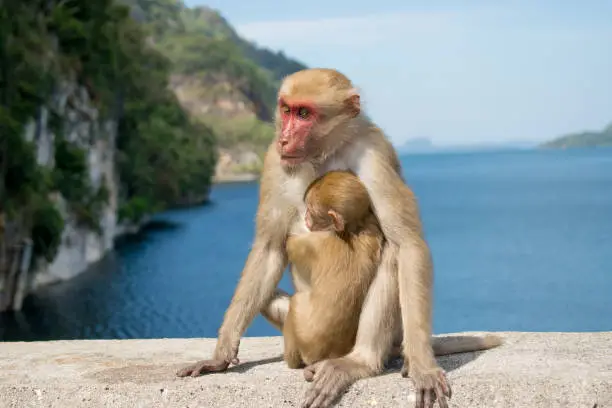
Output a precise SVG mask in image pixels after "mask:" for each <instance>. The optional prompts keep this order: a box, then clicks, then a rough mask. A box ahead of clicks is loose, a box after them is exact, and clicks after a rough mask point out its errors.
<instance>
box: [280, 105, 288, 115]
mask: <svg viewBox="0 0 612 408" xmlns="http://www.w3.org/2000/svg"><path fill="white" fill-rule="evenodd" d="M289 110H290V109H289V106H287V105H283V106H281V112H283V113H285V114H287V113H289Z"/></svg>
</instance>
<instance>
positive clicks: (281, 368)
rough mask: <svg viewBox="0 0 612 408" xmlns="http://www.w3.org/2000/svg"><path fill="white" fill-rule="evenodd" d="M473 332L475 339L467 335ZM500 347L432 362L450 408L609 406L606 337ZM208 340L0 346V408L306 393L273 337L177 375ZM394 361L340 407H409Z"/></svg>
mask: <svg viewBox="0 0 612 408" xmlns="http://www.w3.org/2000/svg"><path fill="white" fill-rule="evenodd" d="M474 334H477V333H474ZM500 334H501V335H502V336H503V337H504V338H505V341H506V344H504V345H503V346H501V347H500V348H497V349H493V350H489V351H485V352H482V353H464V354H458V355H454V356H447V357H442V358H440V359H439V361H440V363H441V365H442V366H443V367H444V368H445V369H446V370H447V371H448V374H449V379H450V381H451V384H452V386H453V398H452V400H451V406H452V407H470V408H473V407H487V408H497V407H499V408H501V407H530V408H535V407H542V408H544V407H546V408H555V407H571V408H594V407H596V408H602V407H606V408H608V407H612V332H605V333H500ZM214 344H215V340H214V339H160V340H85V341H53V342H32V343H1V344H0V407H20V408H21V407H62V408H63V407H88V408H95V407H113V408H114V407H129V408H136V407H147V408H149V407H222V408H226V407H227V408H229V407H240V408H242V407H257V408H260V407H261V408H263V407H297V406H299V404H300V401H301V398H302V395H303V394H304V391H305V390H306V388H307V387H308V383H306V382H305V381H304V380H303V377H302V372H301V370H290V369H288V368H287V367H286V366H285V365H284V363H283V362H282V361H281V358H280V354H281V353H282V339H281V338H280V337H268V338H244V339H243V340H242V342H241V348H240V354H239V357H240V358H241V362H242V364H241V365H240V366H238V367H234V368H232V369H231V370H230V371H229V372H227V373H224V374H213V375H208V376H203V377H198V378H177V377H176V376H175V372H176V370H178V369H179V368H180V367H182V366H183V365H185V364H187V363H191V362H194V361H195V360H198V359H201V358H206V357H209V356H210V355H211V353H212V350H213V348H214ZM399 363H400V362H395V363H393V364H392V365H391V367H390V369H389V370H387V371H386V372H385V373H384V374H383V375H381V376H379V377H376V378H371V379H367V380H362V381H359V382H357V383H356V384H354V385H353V386H352V387H351V389H350V391H349V392H348V393H347V394H346V395H345V396H344V398H343V399H342V401H341V402H340V403H339V404H338V407H356V408H358V407H385V408H386V407H390V408H391V407H398V408H399V407H402V408H412V404H413V401H414V393H413V388H412V384H411V382H410V381H409V380H407V379H403V378H402V377H401V376H400V374H399V366H400V364H399Z"/></svg>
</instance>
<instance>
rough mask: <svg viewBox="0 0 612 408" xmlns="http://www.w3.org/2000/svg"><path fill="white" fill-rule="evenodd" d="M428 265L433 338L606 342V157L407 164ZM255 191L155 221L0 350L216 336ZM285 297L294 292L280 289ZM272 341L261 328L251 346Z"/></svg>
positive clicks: (11, 321)
mask: <svg viewBox="0 0 612 408" xmlns="http://www.w3.org/2000/svg"><path fill="white" fill-rule="evenodd" d="M402 162H403V166H404V172H405V176H406V180H407V182H408V183H409V184H410V185H411V186H412V188H413V189H414V190H415V192H416V194H417V197H418V200H419V204H420V208H421V215H422V219H423V223H424V227H425V232H426V238H427V240H428V242H429V244H430V246H431V249H432V253H433V257H434V265H435V292H434V293H435V297H434V300H435V304H434V331H435V332H436V333H443V332H456V331H464V330H510V331H600V330H612V149H585V150H566V151H563V150H518V151H496V152H473V153H435V154H434V153H432V154H421V155H410V156H405V157H403V158H402ZM257 191H258V186H257V184H255V183H241V184H231V185H219V186H215V187H214V189H213V191H212V195H211V199H212V203H211V204H210V205H206V206H203V207H198V208H192V209H187V210H178V211H170V212H167V213H164V214H161V215H160V216H159V217H158V218H160V219H162V220H167V221H171V222H172V223H173V226H169V227H165V228H156V229H150V230H148V231H147V232H146V234H143V235H142V236H141V237H140V238H138V239H135V240H131V241H129V242H126V243H125V244H123V245H122V246H121V247H119V248H118V249H117V250H116V251H115V253H114V254H112V255H111V256H109V257H108V258H107V259H105V261H104V262H102V263H101V264H100V265H98V266H97V267H95V268H92V270H91V271H89V272H87V273H85V274H83V275H81V276H79V277H78V278H76V279H74V280H72V281H69V282H66V283H61V284H57V285H53V286H51V287H47V288H44V289H42V290H40V291H39V292H38V293H36V294H34V295H32V296H30V297H28V298H27V299H26V302H25V307H24V310H23V311H22V312H20V313H13V314H3V315H0V339H1V340H5V341H8V340H46V339H73V338H151V337H214V336H216V334H217V329H218V327H219V325H220V323H221V320H222V318H223V313H224V311H225V308H226V307H227V305H228V303H229V300H230V298H231V296H232V294H233V290H234V287H235V285H236V282H237V281H238V278H239V276H240V272H241V269H242V267H243V265H244V261H245V259H246V256H247V254H248V251H249V247H250V244H251V242H252V238H253V227H254V216H255V210H256V205H257ZM281 286H282V287H283V288H285V289H289V290H290V288H291V286H290V281H289V279H288V277H284V278H283V281H282V282H281ZM275 334H278V333H277V332H276V330H275V329H274V328H273V327H272V326H270V325H269V324H268V323H267V322H265V320H264V319H263V318H261V317H260V316H258V317H257V318H256V319H255V321H254V322H253V324H252V325H251V327H250V328H249V329H248V331H247V335H249V336H263V335H275Z"/></svg>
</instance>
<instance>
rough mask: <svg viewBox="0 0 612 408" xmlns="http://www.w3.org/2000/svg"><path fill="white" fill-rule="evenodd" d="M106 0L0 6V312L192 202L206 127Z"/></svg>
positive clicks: (141, 29) (124, 16)
mask: <svg viewBox="0 0 612 408" xmlns="http://www.w3.org/2000/svg"><path fill="white" fill-rule="evenodd" d="M151 36H152V34H151V33H150V32H149V31H148V28H147V27H145V26H144V25H142V24H140V23H138V22H136V21H135V20H134V19H132V18H131V16H130V8H129V7H126V6H124V5H119V4H118V3H116V2H115V1H114V0H101V1H98V2H91V1H88V0H74V1H71V2H70V3H66V2H62V1H54V0H51V1H41V2H32V3H28V4H25V3H23V2H21V1H20V0H7V1H5V2H3V4H2V7H1V8H0V44H1V46H0V311H1V310H4V309H7V308H12V307H14V308H19V304H20V301H19V300H17V301H15V299H21V298H22V297H23V294H24V291H25V292H27V290H28V289H27V287H28V286H29V285H28V281H31V284H32V286H33V287H37V286H39V285H42V284H47V283H50V282H54V281H57V280H61V279H69V278H71V277H73V276H75V275H77V274H79V273H81V272H83V271H84V270H85V269H87V267H88V266H89V265H91V264H92V263H93V262H96V261H97V260H99V259H100V258H101V257H102V256H104V254H105V253H106V252H108V251H109V250H110V249H112V247H113V242H114V239H115V238H116V237H117V236H118V235H119V234H121V233H123V232H125V231H132V230H133V229H134V226H138V225H139V224H140V223H141V222H142V221H143V220H145V219H147V217H148V216H149V215H151V214H153V213H155V212H157V211H161V210H163V209H165V208H168V207H172V206H174V205H185V204H190V203H194V202H200V201H202V200H204V199H205V198H206V196H207V194H208V190H209V187H210V184H211V181H212V177H213V172H214V166H215V163H216V152H215V138H214V134H213V132H212V130H211V129H210V128H209V127H208V126H206V125H204V124H200V123H195V122H193V121H192V120H191V119H190V118H189V115H188V113H187V112H186V111H185V110H184V109H183V108H182V107H181V105H180V103H179V102H178V100H177V99H176V96H175V95H174V93H173V92H172V91H171V90H170V89H169V82H170V76H171V71H170V69H169V65H170V62H169V61H168V59H167V58H166V57H164V55H162V54H161V53H160V52H159V51H157V50H156V49H155V48H154V47H152V46H151V45H150V41H149V39H150V38H151Z"/></svg>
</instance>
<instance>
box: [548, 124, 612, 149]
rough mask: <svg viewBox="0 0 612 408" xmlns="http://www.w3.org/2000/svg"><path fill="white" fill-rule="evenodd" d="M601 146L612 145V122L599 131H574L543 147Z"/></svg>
mask: <svg viewBox="0 0 612 408" xmlns="http://www.w3.org/2000/svg"><path fill="white" fill-rule="evenodd" d="M599 146H612V123H611V124H609V125H608V126H607V127H606V128H604V129H603V130H602V131H599V132H597V131H587V132H581V133H572V134H569V135H566V136H562V137H559V138H557V139H553V140H551V141H549V142H546V143H543V144H542V147H545V148H554V149H565V148H572V147H599Z"/></svg>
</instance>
